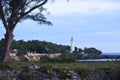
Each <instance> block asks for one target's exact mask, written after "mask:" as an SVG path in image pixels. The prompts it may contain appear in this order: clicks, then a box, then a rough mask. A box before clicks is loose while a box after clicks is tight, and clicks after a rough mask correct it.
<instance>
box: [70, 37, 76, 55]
mask: <svg viewBox="0 0 120 80" xmlns="http://www.w3.org/2000/svg"><path fill="white" fill-rule="evenodd" d="M74 50H75V43H74V39H73V37H71V46H70V53H73V51H74Z"/></svg>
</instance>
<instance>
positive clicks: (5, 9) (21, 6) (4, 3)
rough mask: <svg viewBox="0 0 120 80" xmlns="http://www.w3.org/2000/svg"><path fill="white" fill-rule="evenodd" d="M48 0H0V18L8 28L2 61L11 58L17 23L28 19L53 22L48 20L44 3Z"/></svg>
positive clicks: (40, 22)
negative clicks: (44, 13)
mask: <svg viewBox="0 0 120 80" xmlns="http://www.w3.org/2000/svg"><path fill="white" fill-rule="evenodd" d="M47 1H48V0H0V20H1V21H2V23H3V26H4V28H5V30H6V33H5V40H4V45H3V52H2V58H1V61H2V62H7V61H8V60H9V51H10V46H11V42H12V41H13V37H14V35H13V31H14V29H15V27H16V25H17V24H18V23H19V22H21V21H23V20H26V19H31V20H33V21H37V22H38V23H39V24H51V22H49V21H46V18H45V16H44V15H43V11H45V8H44V7H43V5H45V4H46V3H47Z"/></svg>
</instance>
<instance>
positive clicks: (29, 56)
mask: <svg viewBox="0 0 120 80" xmlns="http://www.w3.org/2000/svg"><path fill="white" fill-rule="evenodd" d="M41 56H48V54H40V53H30V52H28V53H27V54H26V55H24V57H25V58H27V59H28V61H39V60H40V58H41Z"/></svg>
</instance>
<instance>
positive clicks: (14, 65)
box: [0, 61, 120, 69]
mask: <svg viewBox="0 0 120 80" xmlns="http://www.w3.org/2000/svg"><path fill="white" fill-rule="evenodd" d="M29 64H36V65H38V66H42V65H50V66H52V68H61V69H63V68H69V69H75V68H88V69H92V68H116V67H120V62H115V61H114V62H71V63H57V62H54V63H49V62H46V63H42V62H39V61H38V62H9V63H0V66H1V65H2V66H3V65H6V68H7V67H8V66H9V67H10V68H22V67H24V66H28V65H29ZM2 66H1V68H2Z"/></svg>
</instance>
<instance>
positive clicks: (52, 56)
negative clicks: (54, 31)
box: [48, 53, 61, 58]
mask: <svg viewBox="0 0 120 80" xmlns="http://www.w3.org/2000/svg"><path fill="white" fill-rule="evenodd" d="M60 55H61V53H57V54H49V55H48V57H49V58H57V57H59V56H60Z"/></svg>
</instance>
